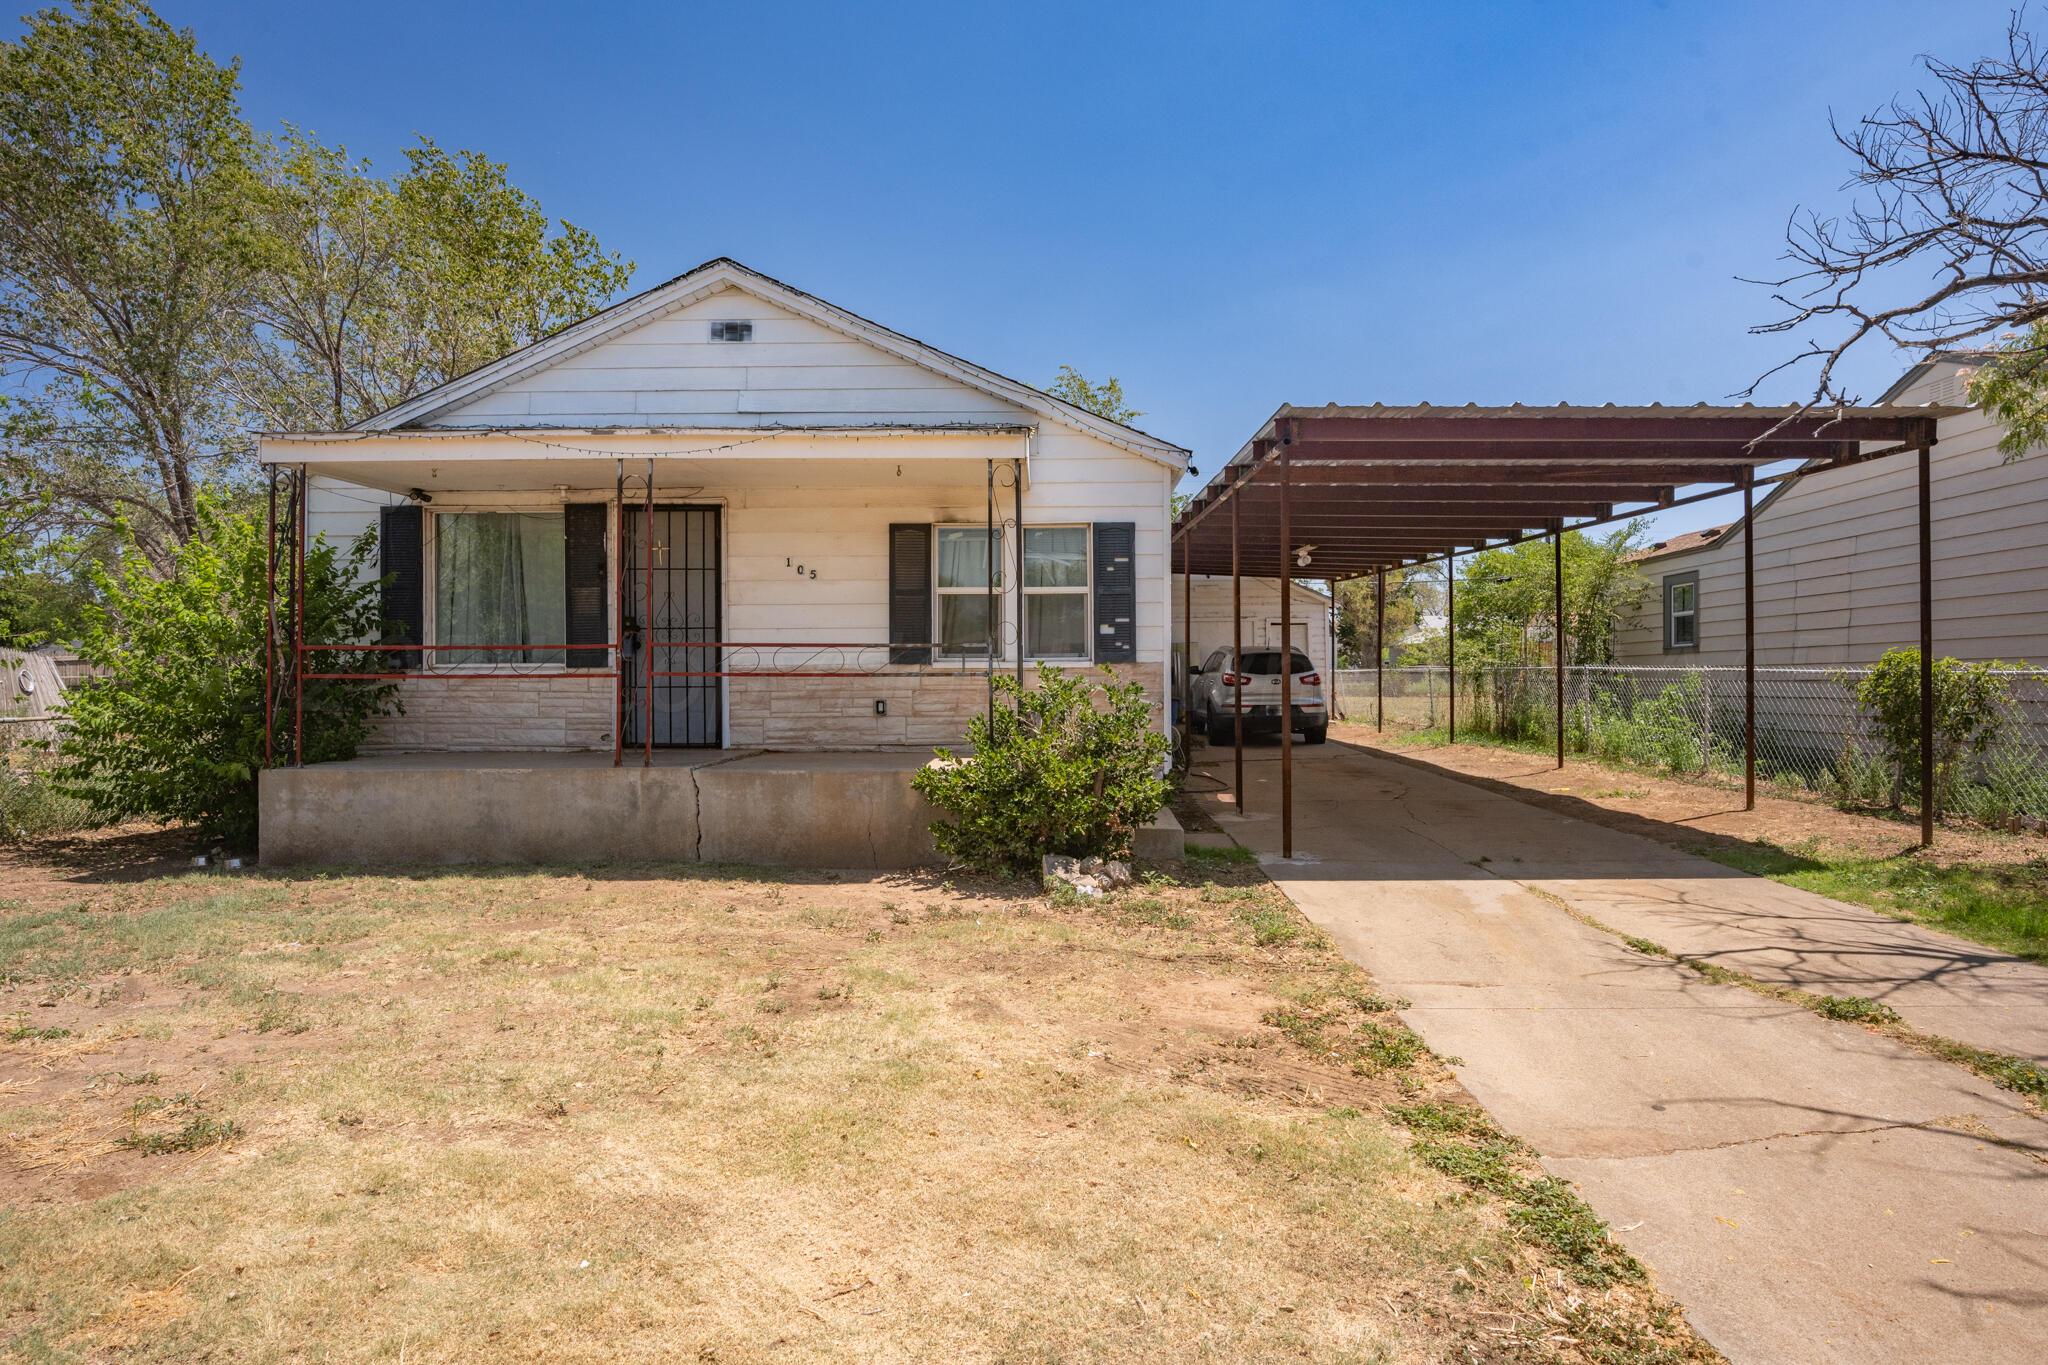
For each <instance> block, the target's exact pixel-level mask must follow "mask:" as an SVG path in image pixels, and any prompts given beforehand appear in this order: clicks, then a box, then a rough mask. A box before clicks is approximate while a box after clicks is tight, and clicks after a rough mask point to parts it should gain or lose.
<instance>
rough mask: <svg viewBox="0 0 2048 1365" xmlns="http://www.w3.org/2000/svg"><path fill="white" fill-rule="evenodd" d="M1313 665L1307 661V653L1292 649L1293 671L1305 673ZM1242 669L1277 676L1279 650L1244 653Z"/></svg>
mask: <svg viewBox="0 0 2048 1365" xmlns="http://www.w3.org/2000/svg"><path fill="white" fill-rule="evenodd" d="M1313 667H1315V665H1314V664H1311V663H1310V662H1309V661H1308V655H1306V654H1304V653H1302V652H1301V651H1300V650H1298V649H1297V650H1295V651H1294V671H1295V672H1296V673H1306V672H1308V671H1309V670H1310V669H1311V668H1313ZM1244 671H1245V672H1247V673H1250V674H1254V675H1258V674H1266V673H1270V674H1272V675H1273V676H1274V677H1276V678H1277V677H1279V676H1280V651H1279V650H1277V649H1264V650H1260V651H1258V652H1257V653H1254V654H1247V655H1245V656H1244Z"/></svg>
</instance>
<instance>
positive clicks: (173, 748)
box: [54, 494, 397, 846]
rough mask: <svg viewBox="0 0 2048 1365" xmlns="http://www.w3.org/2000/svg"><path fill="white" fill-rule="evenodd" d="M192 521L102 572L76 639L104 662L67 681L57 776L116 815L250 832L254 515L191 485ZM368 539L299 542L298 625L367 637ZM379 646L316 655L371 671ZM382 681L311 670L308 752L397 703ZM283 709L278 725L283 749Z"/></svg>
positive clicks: (370, 615) (257, 735) (372, 586)
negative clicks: (153, 554)
mask: <svg viewBox="0 0 2048 1365" xmlns="http://www.w3.org/2000/svg"><path fill="white" fill-rule="evenodd" d="M195 516H196V518H197V521H198V534H197V535H196V536H194V538H193V539H191V540H189V541H187V542H185V543H184V544H183V545H181V546H178V547H177V548H176V549H175V550H173V552H172V557H171V563H170V566H169V569H168V571H167V572H165V573H163V574H161V575H159V574H158V573H157V572H156V571H155V570H154V568H153V566H151V565H149V564H147V563H146V562H145V561H143V560H142V559H141V558H139V557H130V558H129V559H128V560H127V561H126V562H125V563H124V564H123V565H122V567H121V569H120V570H119V572H117V573H108V572H104V571H102V572H101V573H99V575H98V582H97V592H98V596H99V602H98V603H96V604H95V605H93V606H91V607H89V608H87V610H86V625H85V634H84V636H83V638H82V639H81V640H80V642H79V653H80V655H81V656H82V657H84V658H85V659H86V660H87V662H89V663H92V664H96V665H98V666H99V668H100V669H102V670H103V671H104V676H100V677H94V678H89V679H87V680H85V681H83V682H81V683H79V684H77V685H76V686H74V687H73V688H71V689H70V690H69V692H68V693H67V695H66V701H65V713H66V716H67V718H68V721H69V723H68V724H67V725H66V726H65V728H64V732H63V735H62V738H61V739H60V741H59V745H58V755H57V766H56V769H55V774H54V775H55V777H56V780H57V784H58V787H59V789H60V790H62V791H63V792H64V793H65V794H67V795H70V796H73V797H77V798H79V799H82V800H85V801H89V802H90V803H91V804H92V805H93V806H94V807H96V808H97V809H99V810H101V811H103V812H105V813H106V814H108V815H110V816H113V817H116V818H123V817H135V816H146V817H149V818H151V819H157V820H170V821H188V822H191V823H193V824H196V825H197V826H199V828H200V829H201V830H202V831H203V832H204V833H206V834H208V835H210V836H215V837H218V838H221V839H224V840H227V841H228V842H230V843H231V844H234V845H237V846H247V845H248V844H250V843H251V842H253V840H254V838H255V834H256V773H257V770H258V769H259V768H261V767H262V766H263V717H264V709H265V706H266V704H267V702H266V698H265V696H264V666H263V659H264V629H265V619H264V598H265V586H266V585H265V567H266V556H267V551H268V546H267V543H266V539H265V536H264V529H263V523H262V521H261V520H260V519H258V518H256V517H251V516H244V515H236V514H233V513H229V512H227V511H225V510H224V509H223V508H222V507H221V506H220V505H219V504H218V503H216V502H215V501H213V500H212V499H211V498H210V497H207V496H205V495H203V494H202V495H201V496H200V499H199V502H198V505H197V507H196V509H195ZM375 551H376V544H375V537H374V536H373V535H370V534H365V535H364V536H363V537H361V538H360V539H358V540H357V541H356V542H355V544H354V545H353V546H352V547H351V548H350V549H348V550H347V551H345V552H343V551H339V550H337V549H336V548H335V547H334V546H332V545H329V544H328V543H327V542H326V540H325V539H324V538H323V539H318V540H315V541H314V542H313V544H312V545H310V546H308V547H307V552H306V580H305V581H306V597H305V601H306V625H305V633H306V639H307V640H308V641H309V642H327V641H333V642H347V641H351V640H361V639H367V638H372V637H374V635H375V634H376V629H377V619H378V616H379V614H380V613H379V587H378V584H377V583H376V581H375V580H374V579H372V580H370V581H368V582H365V581H363V574H364V570H365V568H366V566H367V565H369V563H370V562H371V557H372V556H373V555H374V553H375ZM379 657H380V656H378V655H377V654H375V653H374V652H371V651H363V652H360V653H358V652H355V651H340V652H335V653H327V654H323V655H322V656H321V658H322V663H323V671H331V672H352V671H356V672H372V671H375V669H376V668H377V666H378V664H377V660H378V659H379ZM396 691H397V689H396V688H395V687H394V686H392V685H391V684H389V683H361V682H313V683H308V684H307V685H306V689H305V727H306V729H305V734H306V744H305V749H306V759H307V761H308V762H327V761H331V760H336V759H344V758H349V757H352V756H353V755H354V754H355V751H356V748H357V746H358V745H359V744H360V743H361V742H362V739H363V737H364V735H365V734H367V733H368V731H369V726H370V722H371V719H372V718H373V717H375V716H378V715H381V714H383V713H384V712H385V711H386V710H387V709H389V708H390V706H391V705H392V704H393V701H394V698H395V695H396ZM291 720H292V716H291V712H290V710H289V708H286V707H283V706H278V707H277V708H276V715H275V717H274V723H275V725H276V727H277V734H278V736H279V739H278V743H279V745H280V746H281V749H282V751H283V752H287V753H288V752H290V742H291V740H290V723H291Z"/></svg>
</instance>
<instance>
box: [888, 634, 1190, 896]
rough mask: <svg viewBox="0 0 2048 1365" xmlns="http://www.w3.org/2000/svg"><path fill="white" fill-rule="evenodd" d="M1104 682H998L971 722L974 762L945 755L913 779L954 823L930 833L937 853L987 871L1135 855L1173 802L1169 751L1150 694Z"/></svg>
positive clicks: (1051, 673)
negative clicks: (990, 701) (1059, 856)
mask: <svg viewBox="0 0 2048 1365" xmlns="http://www.w3.org/2000/svg"><path fill="white" fill-rule="evenodd" d="M1103 675H1104V677H1103V681H1102V682H1101V683H1099V684H1096V685H1094V686H1090V684H1089V683H1088V682H1087V681H1086V680H1085V679H1084V678H1081V677H1075V676H1069V675H1067V674H1065V673H1062V672H1061V671H1059V670H1058V669H1056V668H1053V667H1051V666H1049V665H1044V664H1041V665H1040V666H1039V669H1038V679H1037V685H1036V686H1034V687H1029V688H1024V687H1019V686H1018V684H1017V682H1016V680H1015V679H1013V678H1005V677H998V678H996V679H995V687H996V693H997V698H996V705H995V707H994V709H993V711H992V712H991V713H989V714H987V715H978V716H976V717H974V719H973V720H972V721H970V722H969V723H968V727H967V739H968V743H969V744H971V745H972V746H973V753H972V754H970V755H969V756H967V757H965V758H960V757H957V756H955V755H954V754H953V752H952V751H951V750H950V749H941V750H939V751H938V755H939V759H940V761H939V762H937V763H934V764H931V765H930V766H928V767H926V768H925V769H923V770H922V771H921V772H919V773H918V775H917V777H916V778H915V780H914V785H915V786H916V788H917V790H918V791H919V792H920V793H921V794H923V796H924V797H925V799H926V800H928V801H930V802H931V803H932V804H933V805H934V806H937V807H938V808H939V809H940V810H941V811H944V812H945V813H946V814H947V815H949V816H950V817H952V818H951V819H948V820H941V821H939V822H937V823H936V824H934V825H933V826H932V837H933V839H934V840H935V841H936V842H937V844H938V847H939V851H940V852H941V853H944V854H945V855H946V856H947V857H949V858H953V859H955V860H956V861H958V862H961V863H965V864H966V865H968V866H970V867H974V868H978V869H980V870H982V871H986V872H1021V871H1026V870H1031V869H1035V868H1036V867H1037V866H1038V862H1039V859H1040V858H1041V857H1042V856H1043V855H1045V854H1048V853H1064V854H1069V855H1071V856H1073V857H1077V858H1084V857H1091V856H1101V857H1112V856H1114V857H1121V856H1125V855H1128V854H1129V852H1130V850H1131V842H1132V840H1133V838H1134V837H1135V836H1136V834H1137V832H1138V828H1139V826H1141V825H1143V824H1144V823H1145V822H1146V821H1148V820H1150V819H1151V818H1152V817H1153V816H1154V815H1155V814H1157V813H1158V811H1159V808H1160V807H1161V806H1163V805H1165V804H1166V799H1167V796H1168V795H1169V794H1170V791H1171V788H1170V787H1169V785H1168V783H1167V780H1166V778H1165V776H1164V774H1165V771H1166V762H1167V756H1168V752H1169V749H1170V745H1169V743H1168V740H1167V738H1166V736H1165V735H1164V734H1162V733H1161V732H1160V730H1159V727H1158V725H1157V723H1156V719H1155V717H1154V715H1153V712H1152V708H1151V706H1150V704H1149V703H1147V702H1146V700H1145V689H1144V688H1143V687H1142V686H1141V685H1139V684H1137V683H1119V682H1118V681H1116V676H1115V674H1113V673H1111V672H1110V671H1109V670H1108V669H1104V670H1103Z"/></svg>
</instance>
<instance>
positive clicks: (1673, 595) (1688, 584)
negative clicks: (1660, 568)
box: [1664, 573, 1700, 649]
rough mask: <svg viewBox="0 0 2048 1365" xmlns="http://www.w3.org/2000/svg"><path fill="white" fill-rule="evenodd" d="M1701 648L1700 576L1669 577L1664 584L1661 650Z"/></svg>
mask: <svg viewBox="0 0 2048 1365" xmlns="http://www.w3.org/2000/svg"><path fill="white" fill-rule="evenodd" d="M1699 647H1700V576H1699V575H1698V574H1696V573H1679V574H1672V575H1670V576H1669V577H1667V578H1666V579H1665V580H1664V648H1666V649H1698V648H1699Z"/></svg>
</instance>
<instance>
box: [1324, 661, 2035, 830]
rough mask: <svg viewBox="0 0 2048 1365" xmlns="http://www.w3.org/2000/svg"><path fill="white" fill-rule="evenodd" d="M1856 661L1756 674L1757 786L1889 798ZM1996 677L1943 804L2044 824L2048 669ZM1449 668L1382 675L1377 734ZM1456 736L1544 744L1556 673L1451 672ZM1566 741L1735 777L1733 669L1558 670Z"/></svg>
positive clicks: (1892, 779) (1445, 697)
mask: <svg viewBox="0 0 2048 1365" xmlns="http://www.w3.org/2000/svg"><path fill="white" fill-rule="evenodd" d="M1869 671H1870V670H1869V669H1867V668H1860V667H1841V668H1759V669H1757V670H1756V766H1757V780H1758V782H1759V783H1763V784H1768V785H1769V786H1771V787H1773V788H1776V789H1777V790H1779V791H1781V792H1784V793H1786V794H1792V795H1798V794H1818V795H1820V796H1824V797H1826V798H1828V799H1831V800H1835V801H1837V802H1840V803H1842V804H1844V805H1856V806H1883V805H1891V804H1895V803H1897V802H1898V801H1899V799H1900V796H1901V793H1902V792H1907V791H1909V790H1910V788H1911V786H1912V785H1913V781H1912V776H1913V775H1911V774H1904V775H1902V774H1900V773H1899V772H1898V771H1897V770H1896V765H1895V764H1894V763H1893V762H1892V760H1891V758H1890V756H1889V755H1888V754H1887V753H1886V752H1885V749H1884V746H1883V745H1882V744H1881V743H1879V741H1878V738H1877V735H1876V730H1875V727H1874V726H1873V725H1872V723H1871V720H1870V718H1869V716H1867V715H1866V714H1865V713H1864V711H1863V708H1862V707H1861V706H1860V705H1859V704H1858V703H1857V700H1856V686H1857V684H1858V683H1860V682H1861V681H1862V680H1863V678H1864V677H1865V676H1867V675H1868V673H1869ZM1996 677H1997V678H1998V679H1999V681H2000V682H2001V683H2002V684H2003V686H2002V688H2001V689H2000V691H2001V693H2002V700H2001V702H2000V704H1999V706H1998V711H1997V721H1996V724H1995V727H1994V730H1993V738H1992V740H1991V743H1990V744H1989V745H1988V747H1987V748H1986V749H1985V750H1984V752H1983V753H1981V754H1978V755H1974V756H1972V757H1971V758H1969V759H1968V760H1967V762H1966V763H1965V764H1964V765H1963V768H1962V770H1961V771H1959V772H1957V773H1956V774H1954V776H1953V780H1952V782H1951V783H1950V789H1949V793H1948V797H1947V802H1946V805H1947V809H1948V812H1949V813H1953V814H1959V815H1962V816H1966V817H1968V818H1970V819H1973V820H1977V821H1980V822H1981V823H1984V824H1989V825H1995V826H2007V827H2009V826H2015V825H2024V826H2032V827H2038V826H2040V825H2042V824H2044V823H2048V669H2034V668H2010V669H2000V670H1997V671H1996ZM1450 681H1451V680H1450V673H1449V670H1448V669H1446V668H1443V667H1442V666H1440V665H1430V666H1422V667H1410V668H1389V669H1387V670H1386V671H1385V675H1384V686H1385V697H1386V723H1387V726H1388V728H1389V729H1393V730H1400V731H1408V732H1418V731H1432V730H1437V731H1440V730H1444V729H1446V727H1447V726H1448V724H1449V719H1450ZM1457 687H1458V707H1457V711H1458V734H1459V736H1460V737H1461V738H1463V737H1466V736H1470V737H1471V738H1474V739H1480V738H1485V739H1491V740H1496V741H1501V742H1504V743H1509V744H1527V745H1528V746H1530V747H1532V748H1535V747H1539V746H1540V747H1545V748H1548V747H1553V746H1555V744H1556V743H1557V729H1556V725H1557V722H1556V699H1557V685H1556V675H1555V673H1554V672H1553V671H1552V670H1551V669H1549V668H1547V667H1488V668H1461V669H1459V670H1458V673H1457ZM1338 705H1339V707H1340V708H1341V710H1342V712H1343V715H1344V716H1345V718H1347V719H1349V720H1352V721H1363V722H1364V723H1366V724H1368V725H1369V724H1371V723H1372V722H1373V719H1374V675H1373V671H1372V670H1371V669H1344V670H1342V671H1341V672H1340V673H1339V674H1338ZM1564 725H1565V747H1566V749H1567V750H1568V751H1570V752H1573V753H1576V754H1580V755H1583V756H1585V757H1588V758H1592V759H1595V760H1598V761H1601V762H1606V763H1612V764H1616V765H1618V766H1622V767H1630V768H1639V769H1644V770H1648V771H1653V772H1658V773H1661V774H1664V775H1666V776H1671V777H1679V778H1686V779H1690V780H1697V781H1705V782H1716V783H1719V782H1726V781H1730V780H1733V781H1739V780H1740V779H1741V777H1742V766H1743V671H1742V670H1741V669H1740V668H1683V667H1665V666H1660V665H1640V666H1638V665H1627V666H1624V665H1602V666H1595V667H1576V668H1567V669H1566V670H1565V720H1564Z"/></svg>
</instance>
